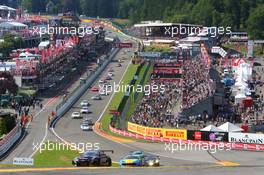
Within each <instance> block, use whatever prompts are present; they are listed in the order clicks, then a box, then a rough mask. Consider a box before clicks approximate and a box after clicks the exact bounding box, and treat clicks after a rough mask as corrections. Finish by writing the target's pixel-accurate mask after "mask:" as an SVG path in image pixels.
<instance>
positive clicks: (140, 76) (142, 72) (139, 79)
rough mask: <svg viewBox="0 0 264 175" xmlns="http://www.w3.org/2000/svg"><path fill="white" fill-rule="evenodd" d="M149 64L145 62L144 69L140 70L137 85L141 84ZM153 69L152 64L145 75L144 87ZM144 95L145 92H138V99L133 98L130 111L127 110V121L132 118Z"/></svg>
mask: <svg viewBox="0 0 264 175" xmlns="http://www.w3.org/2000/svg"><path fill="white" fill-rule="evenodd" d="M147 66H148V65H147V64H145V65H144V67H143V68H142V70H141V71H140V73H139V76H138V79H137V81H136V84H135V86H137V85H138V84H140V81H141V80H142V78H143V76H144V74H145V72H146V69H147ZM152 70H153V65H151V66H150V68H149V70H148V72H147V75H146V77H145V80H144V82H143V84H142V86H143V87H144V85H146V83H147V82H148V80H149V78H150V74H151V72H152ZM131 95H132V97H133V96H134V95H135V92H133V93H131ZM142 96H143V93H139V94H138V97H137V100H136V101H135V100H132V101H131V105H130V108H129V110H128V112H127V115H126V121H128V120H129V119H130V117H131V116H132V114H133V113H134V110H135V108H136V105H137V103H138V102H139V100H141V98H142Z"/></svg>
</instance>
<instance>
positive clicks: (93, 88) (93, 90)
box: [91, 87, 99, 92]
mask: <svg viewBox="0 0 264 175" xmlns="http://www.w3.org/2000/svg"><path fill="white" fill-rule="evenodd" d="M91 91H92V92H98V91H99V89H98V88H97V87H92V88H91Z"/></svg>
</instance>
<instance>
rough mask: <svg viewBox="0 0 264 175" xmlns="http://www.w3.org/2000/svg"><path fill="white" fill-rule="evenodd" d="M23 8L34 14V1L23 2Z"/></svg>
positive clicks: (23, 0)
mask: <svg viewBox="0 0 264 175" xmlns="http://www.w3.org/2000/svg"><path fill="white" fill-rule="evenodd" d="M21 6H22V7H23V9H25V10H27V11H28V12H32V9H33V6H32V0H22V1H21Z"/></svg>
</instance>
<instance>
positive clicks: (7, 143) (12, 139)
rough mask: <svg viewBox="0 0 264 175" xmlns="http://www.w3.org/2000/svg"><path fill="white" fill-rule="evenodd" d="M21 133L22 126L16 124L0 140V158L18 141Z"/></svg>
mask: <svg viewBox="0 0 264 175" xmlns="http://www.w3.org/2000/svg"><path fill="white" fill-rule="evenodd" d="M21 134H22V127H20V126H19V125H17V126H16V127H15V128H13V129H12V130H11V131H10V132H9V133H8V134H7V135H6V136H4V138H3V139H2V140H0V158H1V157H2V156H3V155H5V154H6V152H7V151H8V150H9V149H10V148H11V147H12V146H13V145H14V143H16V142H17V141H18V139H19V138H20V137H21Z"/></svg>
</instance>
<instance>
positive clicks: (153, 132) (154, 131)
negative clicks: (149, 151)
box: [146, 128, 162, 137]
mask: <svg viewBox="0 0 264 175" xmlns="http://www.w3.org/2000/svg"><path fill="white" fill-rule="evenodd" d="M146 135H147V136H153V137H162V129H161V128H146Z"/></svg>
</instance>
